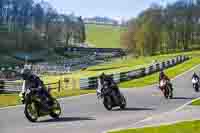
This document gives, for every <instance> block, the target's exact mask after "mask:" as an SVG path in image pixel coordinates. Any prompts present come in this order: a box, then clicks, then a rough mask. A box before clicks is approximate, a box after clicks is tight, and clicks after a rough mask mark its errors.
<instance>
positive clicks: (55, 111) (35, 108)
mask: <svg viewBox="0 0 200 133" xmlns="http://www.w3.org/2000/svg"><path fill="white" fill-rule="evenodd" d="M47 100H48V102H47V104H48V108H47V107H46V105H44V102H42V98H41V96H40V95H39V94H38V92H36V91H34V90H29V92H27V93H26V94H25V98H24V103H25V109H24V114H25V116H26V118H27V119H28V120H29V121H30V122H36V121H37V120H38V118H39V117H43V116H47V115H50V116H51V117H52V118H54V119H58V118H59V116H60V114H61V107H60V104H59V102H58V101H57V100H56V99H54V98H52V97H51V98H47Z"/></svg>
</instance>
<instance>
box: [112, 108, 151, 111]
mask: <svg viewBox="0 0 200 133" xmlns="http://www.w3.org/2000/svg"><path fill="white" fill-rule="evenodd" d="M146 110H154V109H153V108H125V109H120V108H117V109H113V111H146Z"/></svg>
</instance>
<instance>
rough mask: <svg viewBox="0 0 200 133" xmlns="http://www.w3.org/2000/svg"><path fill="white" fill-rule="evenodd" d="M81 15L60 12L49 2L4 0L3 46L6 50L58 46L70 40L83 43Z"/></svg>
mask: <svg viewBox="0 0 200 133" xmlns="http://www.w3.org/2000/svg"><path fill="white" fill-rule="evenodd" d="M85 39H86V35H85V26H84V22H83V20H82V18H81V17H75V16H74V15H66V14H59V13H58V12H57V11H56V10H55V9H54V8H53V7H52V6H51V5H50V4H49V3H48V2H44V1H41V2H34V0H0V46H1V48H2V49H10V50H11V49H14V50H16V49H18V50H33V49H36V50H37V49H40V48H54V47H55V46H56V45H58V44H61V45H64V46H68V45H69V44H70V42H72V41H73V42H75V43H83V42H84V41H85Z"/></svg>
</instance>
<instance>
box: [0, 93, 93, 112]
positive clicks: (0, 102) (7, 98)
mask: <svg viewBox="0 0 200 133" xmlns="http://www.w3.org/2000/svg"><path fill="white" fill-rule="evenodd" d="M89 93H95V90H79V89H75V90H62V91H60V92H58V91H52V93H51V94H52V96H53V97H55V98H62V97H70V96H79V95H84V94H89ZM20 104H21V101H20V98H19V96H18V94H0V108H1V107H8V106H15V105H20Z"/></svg>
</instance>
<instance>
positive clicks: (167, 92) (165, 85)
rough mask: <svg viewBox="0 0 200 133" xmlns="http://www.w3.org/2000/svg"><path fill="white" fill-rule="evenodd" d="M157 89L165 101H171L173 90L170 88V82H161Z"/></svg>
mask: <svg viewBox="0 0 200 133" xmlns="http://www.w3.org/2000/svg"><path fill="white" fill-rule="evenodd" d="M159 88H160V89H161V91H162V92H163V95H164V97H165V98H166V99H169V98H170V99H172V98H173V90H172V87H171V85H170V81H168V80H165V79H163V80H161V81H160V84H159Z"/></svg>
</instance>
